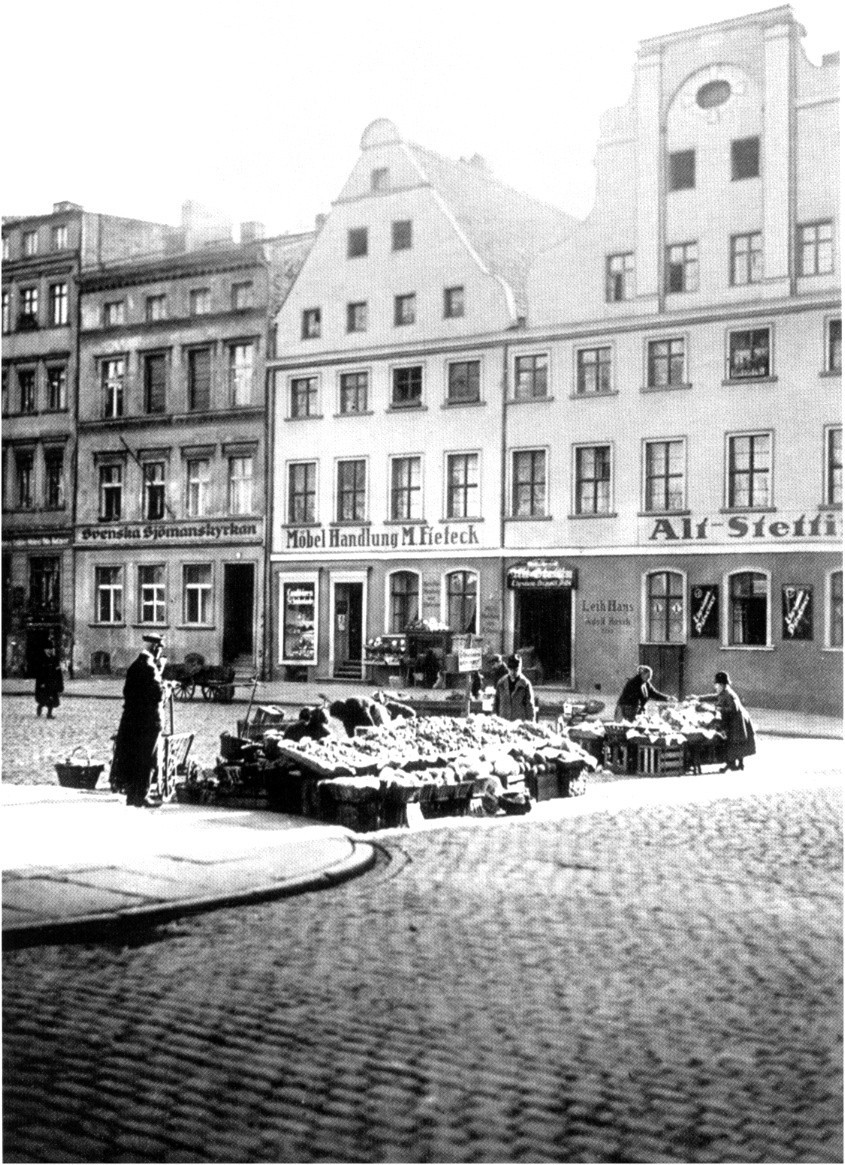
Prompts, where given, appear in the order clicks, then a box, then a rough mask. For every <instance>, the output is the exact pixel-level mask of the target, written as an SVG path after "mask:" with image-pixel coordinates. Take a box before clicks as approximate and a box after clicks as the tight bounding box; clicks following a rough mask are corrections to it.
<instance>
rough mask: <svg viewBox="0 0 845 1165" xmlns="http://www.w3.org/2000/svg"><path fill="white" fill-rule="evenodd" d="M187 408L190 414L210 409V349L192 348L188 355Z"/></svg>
mask: <svg viewBox="0 0 845 1165" xmlns="http://www.w3.org/2000/svg"><path fill="white" fill-rule="evenodd" d="M188 408H189V409H190V411H191V412H192V413H199V412H206V411H207V410H208V409H210V408H211V349H210V348H192V349H191V351H190V352H189V353H188Z"/></svg>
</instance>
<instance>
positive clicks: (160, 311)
mask: <svg viewBox="0 0 845 1165" xmlns="http://www.w3.org/2000/svg"><path fill="white" fill-rule="evenodd" d="M145 314H146V318H147V323H148V324H154V323H156V322H157V321H158V320H163V319H166V318H167V296H166V295H148V296H147V303H146V313H145Z"/></svg>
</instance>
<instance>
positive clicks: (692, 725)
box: [606, 696, 724, 745]
mask: <svg viewBox="0 0 845 1165" xmlns="http://www.w3.org/2000/svg"><path fill="white" fill-rule="evenodd" d="M614 729H615V731H616V732H617V733H618V734H619V735H621V737H622V738H623V739H625V740H628V741H631V742H632V743H634V744H666V745H670V744H701V743H703V742H704V741H708V740H723V739H724V733H722V732H721V731H720V730H719V716H718V714H717V713H716V712H715V710H714V708H713V706H712V705H707V704H703V703H700V702H699V700H698V697H697V696H690V697H688V698H687V699H685V700H681V701H678V702H673V703H671V704H660V705H659V706H658V707H657V708H656V709H655V710H654V711H649V712H648V713H645V712H644V713H642V714H641V715H639V716H636V717H635V718H634V719H633V720H623V721H622V723H621V724H617V725H614V726H613V728H612V729H611V728H610V726H608V729H607V730H606V731H608V732H609V733H611V732H612V731H613V730H614Z"/></svg>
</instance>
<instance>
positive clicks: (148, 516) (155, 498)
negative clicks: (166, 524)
mask: <svg viewBox="0 0 845 1165" xmlns="http://www.w3.org/2000/svg"><path fill="white" fill-rule="evenodd" d="M143 480H144V518H145V520H146V521H148V522H158V521H160V520H161V519H162V518H163V517H164V491H165V486H164V462H163V461H148V462H146V464H145V465H144V466H143Z"/></svg>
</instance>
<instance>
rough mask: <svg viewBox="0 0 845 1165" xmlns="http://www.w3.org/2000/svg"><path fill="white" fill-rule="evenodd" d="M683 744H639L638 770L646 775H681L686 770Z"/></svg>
mask: <svg viewBox="0 0 845 1165" xmlns="http://www.w3.org/2000/svg"><path fill="white" fill-rule="evenodd" d="M684 752H685V748H684V745H683V744H638V745H637V772H638V773H640V774H641V775H642V776H644V777H679V776H681V774H682V773H683V772H684V771H685V767H686V766H685V757H684Z"/></svg>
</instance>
